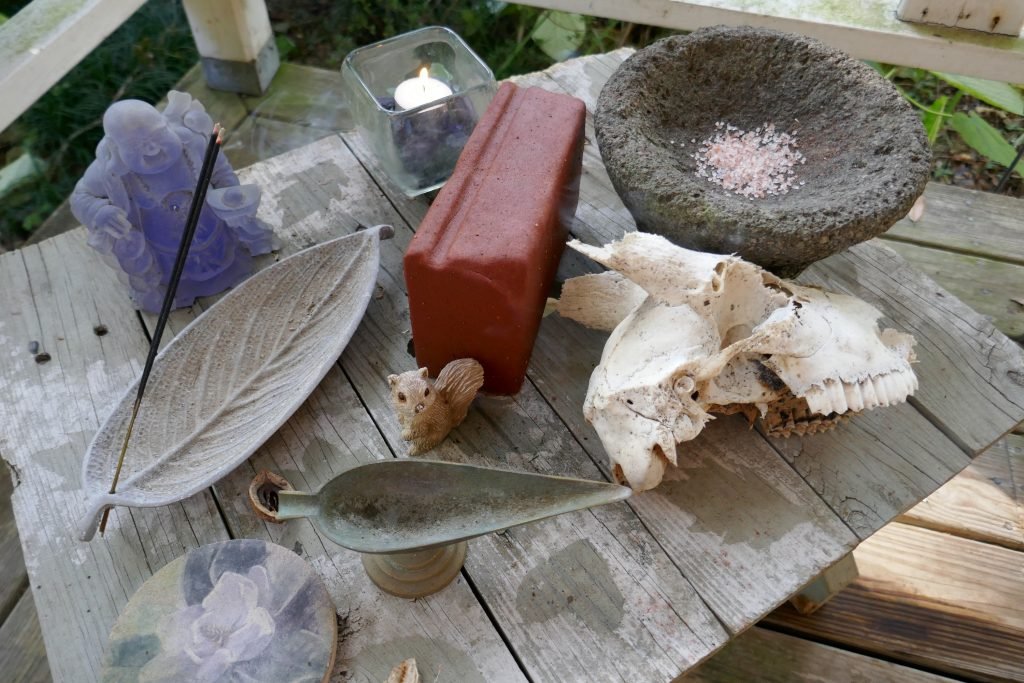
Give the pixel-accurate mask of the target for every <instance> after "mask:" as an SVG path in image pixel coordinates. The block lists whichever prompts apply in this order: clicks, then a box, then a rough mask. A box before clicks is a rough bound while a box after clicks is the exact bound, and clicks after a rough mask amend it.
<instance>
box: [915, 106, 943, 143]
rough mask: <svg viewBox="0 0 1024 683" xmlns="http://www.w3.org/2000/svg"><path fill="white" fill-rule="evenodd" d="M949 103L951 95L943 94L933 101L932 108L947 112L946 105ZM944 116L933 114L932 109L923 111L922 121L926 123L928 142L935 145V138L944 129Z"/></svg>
mask: <svg viewBox="0 0 1024 683" xmlns="http://www.w3.org/2000/svg"><path fill="white" fill-rule="evenodd" d="M948 103H949V97H948V96H947V95H942V96H941V97H939V98H938V99H937V100H935V101H934V102H932V106H931V109H932V110H933V111H936V112H945V111H946V105H947V104H948ZM942 119H943V117H942V116H939V115H938V114H933V113H932V112H930V111H922V112H921V123H923V124H924V130H925V132H926V133H928V144H930V145H934V144H935V140H936V139H937V138H938V137H939V131H940V130H942Z"/></svg>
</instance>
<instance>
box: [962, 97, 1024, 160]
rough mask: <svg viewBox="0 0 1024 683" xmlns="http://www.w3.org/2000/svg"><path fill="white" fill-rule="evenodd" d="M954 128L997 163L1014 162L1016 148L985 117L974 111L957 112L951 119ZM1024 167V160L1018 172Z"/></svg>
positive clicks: (980, 152) (975, 147)
mask: <svg viewBox="0 0 1024 683" xmlns="http://www.w3.org/2000/svg"><path fill="white" fill-rule="evenodd" d="M951 122H952V125H953V128H954V129H955V130H956V132H957V133H959V134H960V137H962V138H963V139H964V142H966V143H967V144H968V145H970V146H971V147H972V148H973V149H974V150H975V151H977V152H978V153H979V154H981V155H982V156H984V157H987V158H988V159H991V160H992V161H995V162H996V163H999V164H1002V165H1003V166H1009V165H1010V164H1012V163H1013V157H1014V156H1015V155H1016V153H1017V152H1016V150H1015V149H1014V148H1013V145H1011V144H1010V143H1009V142H1007V141H1006V138H1004V137H1003V136H1002V134H1001V133H1000V132H999V131H998V130H996V129H995V128H993V127H992V126H991V124H989V123H988V121H986V120H985V119H983V118H981V117H980V116H978V115H977V114H975V113H974V112H971V113H970V114H964V113H963V112H959V111H958V112H957V113H955V114H953V118H952V119H951ZM1022 169H1024V161H1022V162H1019V163H1018V164H1017V167H1016V171H1017V172H1018V173H1020V172H1021V170H1022Z"/></svg>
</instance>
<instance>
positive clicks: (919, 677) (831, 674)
mask: <svg viewBox="0 0 1024 683" xmlns="http://www.w3.org/2000/svg"><path fill="white" fill-rule="evenodd" d="M952 680H953V679H951V678H946V677H944V676H938V675H935V674H931V673H927V672H925V671H920V670H918V669H912V668H910V667H907V666H901V665H899V664H894V663H892V662H887V661H884V660H881V659H873V658H871V657H868V656H865V655H862V654H856V653H853V652H849V651H846V650H841V649H839V648H835V647H830V646H828V645H822V644H821V643H816V642H813V641H810V640H804V639H802V638H797V637H794V636H790V635H785V634H783V633H776V632H774V631H769V630H768V629H766V628H762V627H754V628H752V629H750V630H749V631H747V632H746V633H743V634H741V635H740V636H739V637H738V638H736V639H735V640H733V641H732V642H730V643H729V644H728V645H727V646H726V647H725V649H724V650H722V651H721V652H719V653H718V654H716V655H715V656H714V657H712V658H711V659H709V660H708V661H706V662H704V663H703V664H701V665H700V666H699V667H697V669H695V670H694V671H691V672H690V673H688V674H684V675H683V676H680V677H679V678H677V679H676V680H675V682H674V683H741V682H746V681H757V682H758V683H792V682H793V681H806V682H807V683H811V682H812V681H821V682H827V683H947V682H948V683H951V682H952Z"/></svg>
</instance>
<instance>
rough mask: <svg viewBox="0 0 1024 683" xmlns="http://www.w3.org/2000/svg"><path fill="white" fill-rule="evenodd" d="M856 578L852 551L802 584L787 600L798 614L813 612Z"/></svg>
mask: <svg viewBox="0 0 1024 683" xmlns="http://www.w3.org/2000/svg"><path fill="white" fill-rule="evenodd" d="M856 578H857V562H856V561H855V560H854V559H853V553H850V554H848V555H847V556H846V557H844V558H843V559H841V560H839V561H838V562H836V563H835V564H834V565H832V566H831V567H829V568H828V569H826V570H825V571H823V572H822V573H821V574H819V575H818V576H817V577H816V578H815V579H814V580H813V581H811V582H810V583H809V584H807V585H806V586H804V587H803V588H802V589H801V590H800V592H799V593H797V594H796V595H794V596H793V597H792V598H790V600H789V602H790V604H791V605H793V608H794V609H795V610H796V611H797V612H799V613H800V614H814V612H816V611H817V610H818V608H819V607H821V606H822V605H824V604H825V603H826V602H828V601H829V600H831V599H832V597H833V596H834V595H835V594H836V593H838V592H839V591H841V590H843V589H844V588H846V587H847V586H849V585H850V584H851V583H853V582H854V580H856Z"/></svg>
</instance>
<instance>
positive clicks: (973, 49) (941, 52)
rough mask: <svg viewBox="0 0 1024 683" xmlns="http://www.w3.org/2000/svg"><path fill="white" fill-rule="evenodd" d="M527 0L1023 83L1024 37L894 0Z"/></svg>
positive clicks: (526, 0)
mask: <svg viewBox="0 0 1024 683" xmlns="http://www.w3.org/2000/svg"><path fill="white" fill-rule="evenodd" d="M519 1H520V4H524V5H533V6H535V7H545V8H549V9H557V10H562V11H565V12H577V13H579V14H588V15H592V16H598V17H607V18H609V19H619V20H622V21H632V22H635V23H638V24H651V25H654V26H664V27H666V28H674V29H681V30H685V31H693V30H696V29H698V28H703V27H705V26H714V25H715V24H727V25H734V26H735V25H741V24H745V25H750V26H764V27H766V28H774V29H778V30H780V31H789V32H791V33H799V34H802V35H806V36H810V37H812V38H817V39H818V40H820V41H822V42H824V43H827V44H829V45H831V46H833V47H836V48H839V49H840V50H843V51H845V52H848V53H849V54H851V55H853V56H854V57H858V58H860V59H871V60H875V61H879V62H885V63H887V64H902V65H905V66H916V67H920V68H924V69H934V70H936V71H946V72H950V73H959V74H964V75H967V76H977V77H980V78H989V79H992V80H996V81H1008V82H1017V81H1020V80H1021V79H1022V78H1024V39H1022V38H1020V37H1019V36H1018V37H1009V36H996V35H992V34H987V33H981V32H978V31H969V30H964V29H959V28H948V27H945V26H922V25H918V24H910V23H907V22H903V21H900V20H899V19H897V18H896V11H895V7H894V4H895V3H894V2H893V0H859V1H858V2H835V1H834V0H786V1H781V0H634V1H633V2H622V1H621V0H519Z"/></svg>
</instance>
